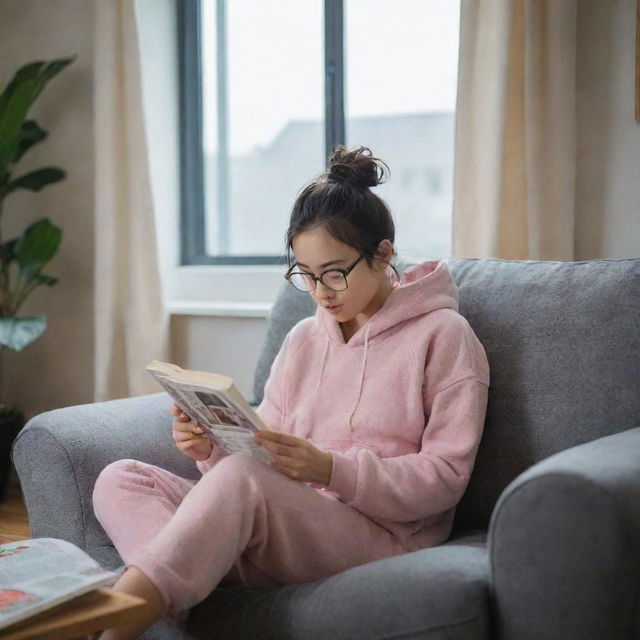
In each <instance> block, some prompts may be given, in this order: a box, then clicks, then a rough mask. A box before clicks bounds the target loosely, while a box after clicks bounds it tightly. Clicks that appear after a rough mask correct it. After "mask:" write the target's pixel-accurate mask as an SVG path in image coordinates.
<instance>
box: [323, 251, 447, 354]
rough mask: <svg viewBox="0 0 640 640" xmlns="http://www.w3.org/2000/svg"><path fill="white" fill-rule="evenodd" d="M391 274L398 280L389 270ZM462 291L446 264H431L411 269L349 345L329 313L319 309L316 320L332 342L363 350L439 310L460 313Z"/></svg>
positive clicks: (394, 286)
mask: <svg viewBox="0 0 640 640" xmlns="http://www.w3.org/2000/svg"><path fill="white" fill-rule="evenodd" d="M389 274H390V276H392V277H394V278H395V277H396V276H395V273H394V272H393V270H392V269H391V268H390V267H389ZM458 300H459V298H458V287H457V285H456V283H455V281H454V280H453V277H452V275H451V272H450V271H449V267H448V265H447V262H446V261H445V260H430V261H427V262H422V263H421V264H417V265H415V266H413V267H410V268H409V269H407V270H406V271H405V272H404V273H403V275H402V277H401V278H400V280H396V282H394V284H393V290H392V291H391V293H390V294H389V295H388V297H387V299H386V300H385V302H384V304H383V305H382V307H380V309H378V311H376V313H374V314H373V315H372V316H371V318H369V320H368V321H367V322H366V323H365V324H364V325H363V326H362V327H360V329H358V331H357V332H356V333H355V334H354V335H353V336H351V339H350V340H349V342H348V343H345V340H344V336H343V335H342V331H341V330H340V325H339V323H338V321H337V320H336V319H335V317H334V316H333V315H332V314H330V313H329V312H328V311H327V310H326V309H324V308H322V307H321V306H318V308H317V309H316V320H317V322H318V324H319V326H320V327H322V329H323V331H324V333H325V334H326V336H327V338H328V339H329V341H330V342H332V343H336V344H341V345H345V344H346V345H347V346H349V347H361V346H362V345H364V344H365V343H367V342H368V341H369V340H371V339H373V338H375V337H377V336H380V335H381V334H382V333H384V332H385V331H387V330H388V329H390V328H392V327H394V326H395V325H397V324H398V323H400V322H404V321H406V320H410V319H411V318H414V317H416V316H421V315H424V314H426V313H430V312H431V311H434V310H436V309H453V310H454V311H458Z"/></svg>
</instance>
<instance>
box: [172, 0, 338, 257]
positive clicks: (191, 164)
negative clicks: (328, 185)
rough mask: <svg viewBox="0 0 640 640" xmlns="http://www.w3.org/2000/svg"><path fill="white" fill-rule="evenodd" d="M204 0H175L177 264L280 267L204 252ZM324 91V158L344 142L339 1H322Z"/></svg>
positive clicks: (220, 16)
mask: <svg viewBox="0 0 640 640" xmlns="http://www.w3.org/2000/svg"><path fill="white" fill-rule="evenodd" d="M211 1H215V3H216V24H217V29H218V33H217V48H218V55H217V62H216V64H217V65H218V73H217V78H218V91H217V95H218V127H219V132H220V135H219V140H220V145H221V151H222V152H221V153H220V157H221V158H222V162H221V163H220V166H219V169H218V170H219V178H220V179H219V184H227V182H228V153H227V151H226V117H227V115H226V107H225V104H226V100H225V97H224V95H223V91H224V90H225V86H226V51H225V49H226V33H221V31H220V27H219V25H220V24H224V23H225V17H224V13H225V9H226V0H211ZM201 2H202V0H178V2H177V3H176V10H177V15H176V23H177V29H178V75H179V93H180V101H179V123H180V132H179V138H180V213H179V216H180V264H181V265H184V266H194V265H237V266H240V265H282V264H286V257H285V256H284V255H281V256H273V255H271V256H266V255H265V256H261V255H241V256H224V255H218V256H210V255H208V254H207V252H206V249H205V246H206V245H205V194H204V157H203V145H202V131H203V113H202V57H201V52H202V47H201V21H200V16H201V15H202V14H201ZM324 42H325V47H324V48H325V56H324V87H325V157H324V161H323V164H324V166H323V170H324V169H326V166H327V159H328V157H329V154H330V153H331V151H332V150H333V149H334V147H335V146H336V145H338V144H345V141H346V135H345V111H344V6H343V0H324ZM225 199H226V192H221V193H220V194H219V205H220V203H221V206H222V208H223V209H225V208H226V200H225Z"/></svg>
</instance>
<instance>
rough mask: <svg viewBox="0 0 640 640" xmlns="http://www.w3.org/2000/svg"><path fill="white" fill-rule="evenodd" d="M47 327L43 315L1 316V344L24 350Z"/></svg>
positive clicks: (15, 349) (16, 349)
mask: <svg viewBox="0 0 640 640" xmlns="http://www.w3.org/2000/svg"><path fill="white" fill-rule="evenodd" d="M46 329H47V319H46V318H45V316H43V315H37V316H26V317H22V318H0V344H3V345H4V346H5V347H9V349H13V350H14V351H22V349H24V348H25V347H26V346H28V345H30V344H31V343H32V342H34V341H35V340H37V339H38V338H39V337H40V336H41V335H42V334H43V333H44V332H45V331H46Z"/></svg>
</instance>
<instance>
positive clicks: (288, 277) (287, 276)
mask: <svg viewBox="0 0 640 640" xmlns="http://www.w3.org/2000/svg"><path fill="white" fill-rule="evenodd" d="M362 258H364V253H363V254H361V255H360V257H359V258H358V259H357V260H356V261H355V262H353V263H352V264H350V265H349V266H348V267H347V268H346V269H327V270H326V271H323V272H322V273H321V274H320V275H319V276H314V275H313V273H309V272H308V271H293V269H295V268H296V267H297V266H298V265H297V264H293V265H291V268H290V269H289V271H287V273H285V275H284V277H285V279H286V280H288V282H289V284H290V285H291V286H292V287H293V288H294V289H298V291H302V289H299V288H298V287H296V285H295V284H293V282H291V277H292V276H293V275H294V274H296V273H299V274H300V275H303V276H307V277H308V278H311V280H313V289H304V291H305V292H306V293H311V292H312V291H315V290H316V288H317V286H318V282H322V284H323V285H324V286H325V287H327V289H331V291H346V290H347V289H348V288H349V280H347V276H348V275H349V274H350V273H351V272H352V271H353V270H354V268H355V266H356V265H357V264H358V262H360V260H362ZM332 271H339V272H340V273H341V274H342V275H343V276H344V282H345V284H346V287H345V288H344V289H334V288H333V287H330V286H329V285H328V284H327V283H326V282H325V281H324V280H323V279H322V278H324V276H325V275H326V274H327V273H331V272H332Z"/></svg>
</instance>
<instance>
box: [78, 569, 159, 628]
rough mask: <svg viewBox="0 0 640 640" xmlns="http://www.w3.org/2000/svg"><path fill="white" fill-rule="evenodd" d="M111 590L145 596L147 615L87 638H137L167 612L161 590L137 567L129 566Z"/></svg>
mask: <svg viewBox="0 0 640 640" xmlns="http://www.w3.org/2000/svg"><path fill="white" fill-rule="evenodd" d="M109 591H117V592H123V593H130V594H131V595H134V596H138V597H140V598H143V599H144V600H146V601H147V605H148V606H147V610H146V612H145V615H144V616H143V617H142V618H141V619H140V620H139V621H137V622H132V623H130V624H125V625H122V626H120V627H114V628H113V629H107V630H106V631H103V632H102V633H98V634H91V635H90V636H86V638H85V640H98V638H99V640H136V638H139V637H140V635H141V634H142V632H143V631H144V630H145V629H148V628H149V627H150V626H151V625H152V624H153V623H154V622H155V621H156V620H157V619H158V618H160V617H162V616H163V615H164V614H165V610H166V605H165V603H164V600H163V599H162V596H161V595H160V591H158V588H157V587H156V586H155V585H154V584H153V582H151V580H149V578H147V576H146V575H145V574H144V573H142V571H140V569H138V568H137V567H129V568H128V569H127V570H126V571H125V572H124V573H123V574H122V575H121V576H120V577H119V578H118V580H117V582H116V583H115V584H114V585H113V587H111V588H110V589H109Z"/></svg>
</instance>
